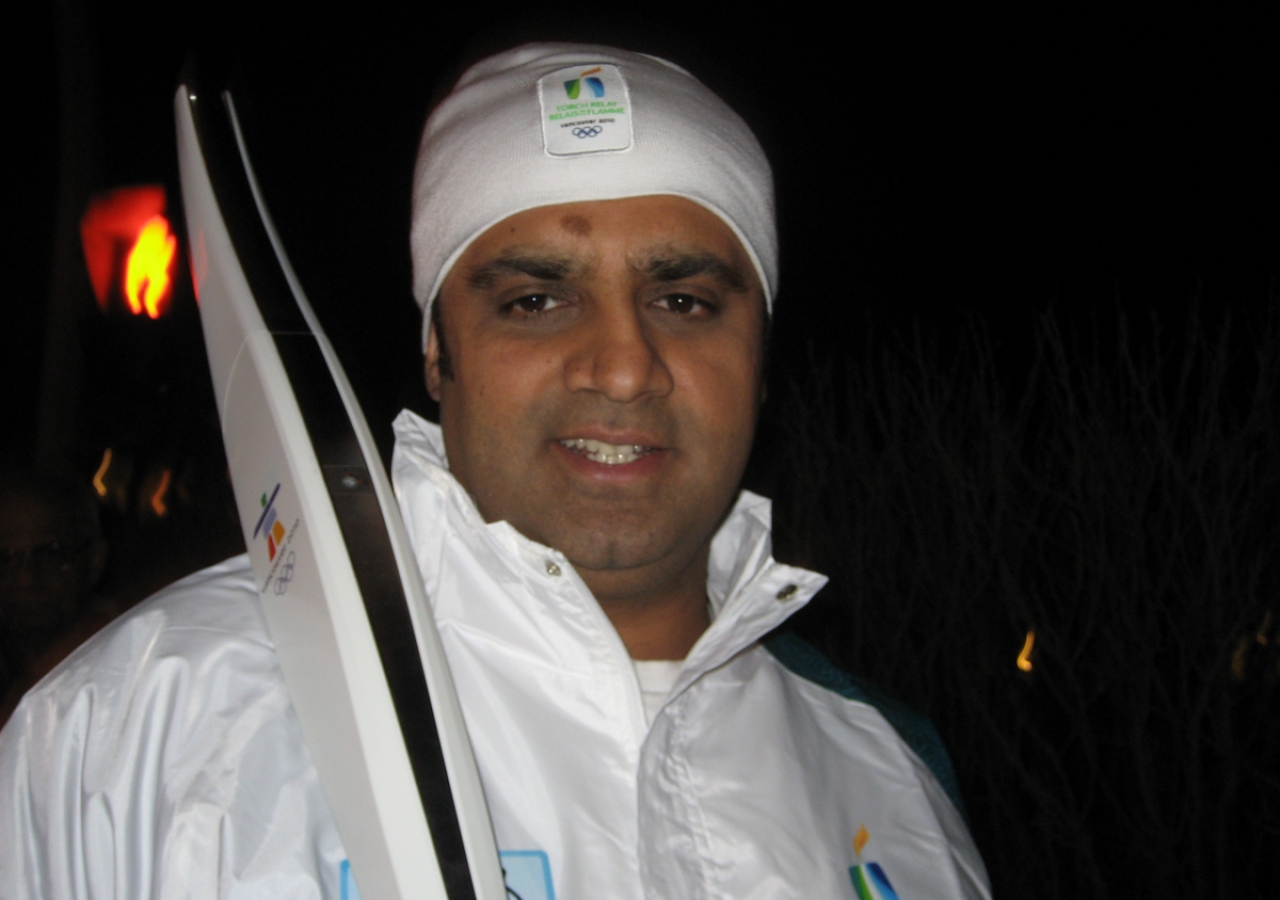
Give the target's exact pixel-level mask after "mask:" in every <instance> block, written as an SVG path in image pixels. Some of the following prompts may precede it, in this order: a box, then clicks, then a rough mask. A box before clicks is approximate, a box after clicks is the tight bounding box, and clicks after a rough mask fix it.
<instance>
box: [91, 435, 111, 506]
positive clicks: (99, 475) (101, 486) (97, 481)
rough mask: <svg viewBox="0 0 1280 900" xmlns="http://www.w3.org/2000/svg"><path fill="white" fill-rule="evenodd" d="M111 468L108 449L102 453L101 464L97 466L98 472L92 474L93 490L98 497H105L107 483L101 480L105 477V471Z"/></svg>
mask: <svg viewBox="0 0 1280 900" xmlns="http://www.w3.org/2000/svg"><path fill="white" fill-rule="evenodd" d="M110 468H111V448H110V447H108V448H107V449H106V450H104V451H102V463H101V464H100V465H99V466H98V471H96V472H94V473H93V489H94V490H95V491H97V492H98V496H99V497H105V496H107V483H106V482H105V481H103V479H104V478H105V477H106V476H107V470H108V469H110Z"/></svg>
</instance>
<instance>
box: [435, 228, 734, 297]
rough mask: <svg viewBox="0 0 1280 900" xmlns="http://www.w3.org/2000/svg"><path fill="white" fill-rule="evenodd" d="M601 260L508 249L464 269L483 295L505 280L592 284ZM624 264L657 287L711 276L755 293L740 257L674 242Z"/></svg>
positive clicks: (551, 250)
mask: <svg viewBox="0 0 1280 900" xmlns="http://www.w3.org/2000/svg"><path fill="white" fill-rule="evenodd" d="M600 256H601V254H600V253H599V252H598V251H596V250H594V249H592V248H587V247H582V248H577V252H569V253H564V252H560V249H559V248H557V247H554V246H547V245H537V244H523V245H516V246H512V247H504V248H503V249H502V250H500V251H499V252H498V253H497V255H496V256H494V257H492V258H481V259H477V260H474V261H470V262H464V263H463V264H462V265H461V266H460V269H461V271H462V273H463V274H464V275H465V277H466V281H467V285H468V286H469V287H471V288H473V289H476V290H485V289H488V288H492V287H494V286H495V285H497V284H498V283H499V282H500V281H501V280H502V279H504V278H521V277H524V278H534V279H537V280H539V281H566V280H571V279H579V278H590V277H591V276H592V275H595V274H596V273H597V272H598V270H599V268H600V265H601V258H600ZM625 263H626V266H627V268H628V269H630V270H631V272H632V273H633V274H634V275H636V276H637V277H641V278H647V279H649V280H653V281H671V282H675V281H683V280H686V279H691V278H698V277H700V276H710V277H712V278H714V279H715V280H716V281H718V282H719V283H720V284H721V285H722V286H723V287H725V288H727V289H729V290H733V291H739V292H742V291H747V290H749V289H750V288H751V286H752V285H751V283H750V274H751V272H750V269H749V264H748V263H747V262H746V261H745V260H744V259H743V258H742V256H741V254H738V255H736V258H735V256H729V257H728V258H725V257H724V256H722V255H720V254H717V253H714V252H709V251H707V250H706V249H705V248H702V247H699V246H697V245H692V246H690V245H683V246H682V245H679V244H675V243H672V242H670V241H667V242H664V243H662V244H660V245H656V246H653V247H645V248H637V249H634V250H632V251H630V252H628V253H627V254H626V258H625Z"/></svg>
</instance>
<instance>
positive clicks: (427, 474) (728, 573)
mask: <svg viewBox="0 0 1280 900" xmlns="http://www.w3.org/2000/svg"><path fill="white" fill-rule="evenodd" d="M393 427H394V430H395V435H396V449H395V455H394V458H393V462H392V469H393V480H394V482H395V486H396V494H397V497H398V498H399V500H400V505H401V509H402V512H403V513H404V516H405V519H406V521H407V523H408V525H409V530H410V534H411V535H412V536H413V540H414V545H415V550H416V551H417V553H418V561H419V564H420V565H422V566H423V567H424V572H423V575H424V577H425V578H426V580H427V582H428V584H431V583H432V581H433V578H432V573H431V572H430V571H429V570H430V568H431V567H432V564H433V563H432V560H434V559H439V558H440V553H441V549H442V547H441V541H442V540H443V538H442V537H441V536H440V534H439V533H440V532H441V531H442V530H444V529H440V528H436V529H433V531H434V532H435V533H433V534H428V533H426V531H427V529H423V528H419V527H414V526H415V524H416V523H417V522H420V521H422V520H423V517H424V513H425V512H426V509H425V508H424V507H426V506H430V507H432V510H431V512H430V514H429V517H430V520H431V521H436V522H444V523H445V526H446V528H448V527H449V526H450V525H452V526H453V527H456V528H460V529H466V530H468V531H470V532H472V533H478V534H484V535H485V536H486V540H485V542H484V543H485V544H486V545H487V546H486V549H487V550H490V551H492V552H493V554H494V555H489V554H487V553H486V554H485V555H486V556H488V562H489V564H493V563H497V562H498V561H499V560H501V564H502V565H504V566H506V567H507V568H509V569H510V570H512V571H514V572H518V571H519V570H520V569H522V568H524V567H527V566H530V565H531V564H534V563H533V562H532V561H536V560H544V559H552V558H554V559H557V560H561V561H563V564H564V565H565V566H569V565H570V564H569V563H568V561H567V560H565V559H564V556H563V555H562V554H560V553H559V552H558V551H556V550H553V549H551V548H547V547H544V546H542V545H541V544H538V543H537V542H536V541H532V540H529V539H528V538H526V537H524V535H522V534H520V533H519V532H517V531H516V530H515V529H514V528H512V527H511V526H510V525H509V524H507V523H506V522H494V523H488V524H486V523H485V522H484V520H483V519H482V518H481V516H480V513H479V511H478V510H477V509H476V508H475V504H474V502H473V501H472V500H471V497H470V496H469V495H468V494H467V492H466V490H465V489H464V488H463V487H462V485H460V484H459V483H458V481H457V479H455V478H454V477H453V476H452V475H451V474H450V473H449V469H448V460H447V458H446V454H445V447H444V440H443V437H442V436H441V432H440V427H439V426H438V425H436V424H434V423H432V422H428V421H426V420H425V419H423V418H421V417H419V416H417V415H415V414H414V413H412V412H409V411H408V410H405V411H403V412H401V413H400V415H399V416H398V417H397V418H396V420H395V422H394V424H393ZM771 517H772V504H771V503H770V501H769V500H767V499H766V498H764V497H760V496H758V495H756V494H753V493H751V492H750V491H742V492H740V494H739V496H738V499H737V502H736V503H735V504H734V506H733V509H732V510H731V511H730V513H729V515H728V516H727V517H726V518H725V521H724V523H723V524H722V525H721V526H720V529H719V531H718V532H717V533H716V535H715V537H714V539H713V540H712V543H711V553H710V560H709V564H708V567H707V597H708V598H709V600H710V602H711V606H712V609H713V611H714V613H715V616H714V619H713V621H712V623H711V627H710V628H709V629H707V631H706V633H704V634H703V635H702V637H701V638H700V639H699V640H698V642H697V644H695V645H694V647H693V649H692V650H691V651H690V653H689V657H688V659H687V660H686V662H685V666H684V668H683V670H682V673H681V676H680V678H679V679H678V681H677V682H676V687H675V690H676V691H679V690H680V689H681V688H682V686H683V685H684V684H687V683H688V682H690V681H692V680H693V679H694V678H696V677H697V676H698V675H699V674H701V673H702V672H706V671H709V670H710V669H713V668H716V667H718V666H720V665H722V664H723V663H725V662H727V661H728V660H729V659H731V658H732V657H733V656H735V655H736V654H738V653H739V652H741V651H742V650H743V649H745V648H747V647H749V646H751V645H752V644H754V643H755V642H756V641H758V640H759V639H760V638H761V637H763V636H764V635H765V634H766V633H768V632H769V631H771V630H772V629H773V628H775V627H777V626H778V625H779V624H780V623H781V622H783V621H784V620H785V619H787V618H788V617H789V616H791V615H792V614H793V613H795V612H796V611H798V610H799V609H800V608H801V607H802V606H804V605H805V604H806V603H808V601H809V600H810V599H811V598H812V597H813V595H814V594H816V593H817V592H818V590H820V589H821V588H822V586H823V585H825V584H826V583H827V578H826V576H823V575H819V574H817V573H815V572H810V571H808V570H806V569H800V568H797V567H794V566H787V565H783V564H781V563H778V562H776V561H775V560H774V559H773V555H772V550H773V541H772V537H771ZM464 543H466V542H464ZM481 564H485V563H484V562H481ZM575 580H576V579H575ZM579 583H580V582H579ZM584 593H585V585H584ZM444 602H445V604H446V605H447V606H449V607H450V609H451V610H453V609H455V608H456V607H455V606H454V604H451V603H448V601H444ZM436 605H437V617H439V615H440V606H439V604H436ZM591 605H592V606H594V607H595V610H593V612H598V619H599V620H601V621H603V622H605V623H607V619H605V618H604V615H603V613H602V612H599V607H598V606H596V605H595V604H594V603H592V604H591ZM615 639H616V638H615Z"/></svg>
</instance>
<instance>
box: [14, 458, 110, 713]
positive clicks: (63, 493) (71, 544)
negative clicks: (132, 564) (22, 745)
mask: <svg viewBox="0 0 1280 900" xmlns="http://www.w3.org/2000/svg"><path fill="white" fill-rule="evenodd" d="M106 558H107V544H106V541H105V540H104V539H103V537H102V531H101V528H100V526H99V522H98V508H97V503H96V502H95V501H94V498H93V495H92V494H91V493H90V491H89V489H88V487H87V486H84V487H81V486H80V485H77V484H75V483H73V482H70V481H66V480H62V479H59V478H55V477H51V476H46V475H37V474H35V473H33V472H21V471H20V472H14V473H10V474H7V475H5V476H3V477H0V696H2V697H3V699H2V700H0V725H3V723H5V722H7V721H8V719H9V716H10V714H11V713H12V712H13V709H14V707H15V706H17V704H18V701H19V700H21V699H22V695H23V694H24V693H26V691H27V690H28V689H29V688H30V687H31V686H32V685H34V684H35V683H36V682H37V681H39V680H40V679H41V678H43V677H44V676H45V675H46V674H48V672H49V670H51V669H52V668H53V667H54V666H56V665H57V664H58V663H60V662H61V661H62V660H63V659H65V658H66V657H67V655H68V654H70V653H71V651H72V650H74V649H75V648H76V647H78V646H79V645H80V644H81V643H82V642H83V641H84V640H85V639H86V638H88V637H89V636H90V635H92V634H93V633H94V632H96V631H97V630H98V629H99V628H101V627H102V626H103V625H105V624H106V623H107V622H109V621H111V619H112V618H114V614H115V611H114V609H113V608H111V607H110V605H109V604H107V603H105V602H100V601H95V599H94V598H93V589H94V586H95V585H96V584H97V583H98V578H99V577H100V576H101V574H102V567H103V564H104V563H105V562H106Z"/></svg>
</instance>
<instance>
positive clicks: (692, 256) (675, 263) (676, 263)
mask: <svg viewBox="0 0 1280 900" xmlns="http://www.w3.org/2000/svg"><path fill="white" fill-rule="evenodd" d="M633 267H634V268H636V269H638V270H640V271H642V272H644V273H645V274H646V275H648V276H649V277H650V278H654V279H656V280H658V281H683V280H684V279H686V278H693V277H695V276H697V275H708V274H709V275H711V276H712V277H714V278H715V279H716V280H717V281H719V282H720V283H721V284H722V285H723V286H724V287H726V288H728V289H729V290H731V291H745V290H746V289H747V280H746V279H745V278H744V277H743V276H742V273H741V272H740V271H738V269H736V268H735V267H733V266H731V265H729V264H728V263H727V262H725V261H724V260H723V259H721V258H720V257H718V256H716V255H715V254H714V253H679V252H672V253H660V254H656V255H654V256H650V257H648V258H647V259H644V260H641V261H639V262H638V263H636V264H633Z"/></svg>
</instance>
